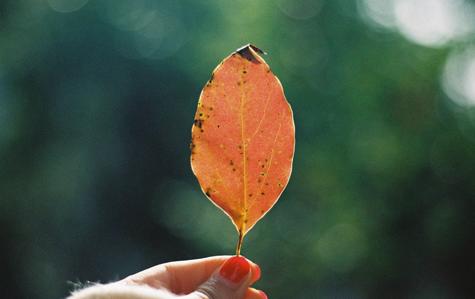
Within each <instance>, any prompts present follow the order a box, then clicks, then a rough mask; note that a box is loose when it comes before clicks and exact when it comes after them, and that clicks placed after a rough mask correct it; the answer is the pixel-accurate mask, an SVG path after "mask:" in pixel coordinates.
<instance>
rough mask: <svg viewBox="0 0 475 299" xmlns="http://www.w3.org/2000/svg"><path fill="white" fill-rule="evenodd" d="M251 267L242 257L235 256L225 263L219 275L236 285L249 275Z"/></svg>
mask: <svg viewBox="0 0 475 299" xmlns="http://www.w3.org/2000/svg"><path fill="white" fill-rule="evenodd" d="M250 270H251V265H250V264H249V262H248V261H247V260H246V259H245V258H243V257H242V256H233V257H232V258H229V259H228V260H227V261H226V262H224V264H223V266H222V267H221V270H219V274H220V275H221V276H222V277H224V278H226V279H227V280H230V281H232V282H234V283H238V282H240V281H241V280H243V278H244V277H245V276H246V275H247V274H248V273H249V271H250Z"/></svg>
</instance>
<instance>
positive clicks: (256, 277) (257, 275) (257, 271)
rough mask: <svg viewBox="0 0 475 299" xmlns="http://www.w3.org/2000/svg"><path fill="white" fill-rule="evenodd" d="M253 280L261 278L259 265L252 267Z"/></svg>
mask: <svg viewBox="0 0 475 299" xmlns="http://www.w3.org/2000/svg"><path fill="white" fill-rule="evenodd" d="M254 272H255V273H254V274H253V275H254V280H259V278H261V267H259V265H256V268H255V269H254Z"/></svg>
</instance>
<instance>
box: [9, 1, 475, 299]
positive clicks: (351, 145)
mask: <svg viewBox="0 0 475 299" xmlns="http://www.w3.org/2000/svg"><path fill="white" fill-rule="evenodd" d="M474 30H475V3H474V2H472V1H468V0H418V1H412V0H354V1H352V0H335V1H323V0H315V1H311V0H276V1H271V0H267V1H255V0H254V1H243V0H233V1H218V0H215V1H211V0H210V1H192V0H184V1H178V0H167V1H158V0H134V1H125V0H109V1H88V0H69V1H67V0H48V1H38V0H7V1H6V0H2V1H0V246H1V247H0V248H1V255H0V265H1V270H0V280H1V283H0V292H1V293H2V294H3V295H4V296H6V294H8V298H38V299H43V298H44V299H46V298H62V297H65V296H66V295H67V294H68V291H69V290H71V289H72V283H74V282H85V281H101V282H108V281H112V280H114V279H119V278H123V277H124V276H126V275H129V274H131V273H134V272H137V271H140V270H142V269H144V268H147V267H149V266H152V265H155V264H158V263H162V262H166V261H171V260H181V259H190V258H198V257H205V256H210V255H220V254H233V252H234V246H235V243H236V238H237V235H236V232H235V231H234V228H233V226H232V225H231V223H230V221H229V220H228V218H227V217H226V216H224V214H222V213H221V212H220V211H219V210H218V209H216V208H215V207H214V206H213V205H212V204H211V203H210V202H209V201H208V200H207V199H206V198H205V196H204V195H203V194H202V193H201V191H200V188H199V185H198V183H197V181H196V179H195V178H194V177H193V174H192V172H191V169H190V165H189V149H188V145H189V141H190V128H191V124H192V121H193V115H194V111H195V108H196V103H197V99H198V96H199V93H200V91H201V88H202V87H203V85H204V83H205V82H206V81H207V79H208V78H209V76H210V74H211V71H212V70H213V69H214V67H215V66H216V65H217V64H218V63H219V62H220V61H221V60H222V59H223V58H224V57H225V56H227V55H228V54H229V53H230V52H232V51H233V50H234V49H236V48H238V47H239V46H241V45H243V44H246V43H248V42H252V43H254V44H255V45H257V46H258V47H260V48H262V49H263V50H265V51H267V52H268V53H269V54H268V55H267V57H265V59H266V60H267V61H268V63H269V64H270V65H271V67H272V69H273V71H274V72H275V73H276V75H277V76H278V77H279V78H280V79H281V81H282V83H283V85H284V88H285V91H286V95H287V97H288V99H289V101H290V103H291V104H292V107H293V110H294V114H295V122H296V129H297V146H296V153H295V162H294V170H293V175H292V178H291V180H290V184H289V186H288V188H287V190H286V191H285V192H284V194H283V195H282V197H281V199H280V201H279V202H278V203H277V205H276V206H275V207H274V209H273V210H272V211H271V212H270V213H269V214H268V215H267V216H266V217H265V218H264V219H263V221H261V222H259V223H258V225H256V227H255V228H254V229H253V230H252V231H251V232H250V233H249V235H248V236H247V238H246V240H245V242H244V247H243V254H244V255H246V256H247V257H248V258H250V259H252V260H254V261H256V262H257V263H259V264H260V265H261V267H262V271H263V277H262V280H261V281H260V282H258V284H257V285H256V287H258V288H261V289H263V290H265V292H266V293H267V294H268V295H269V297H270V298H469V297H472V298H473V296H474V294H475V292H474V286H473V279H474V276H475V266H474V265H475V263H474V252H475V245H474V244H475V212H474V210H475V202H474V200H475V46H474V45H475V34H474Z"/></svg>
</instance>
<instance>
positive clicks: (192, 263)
mask: <svg viewBox="0 0 475 299" xmlns="http://www.w3.org/2000/svg"><path fill="white" fill-rule="evenodd" d="M230 257H231V256H214V257H207V258H203V259H196V260H188V261H177V262H170V263H165V264H160V265H157V266H154V267H152V268H149V269H146V270H144V271H141V272H139V273H136V274H133V275H131V276H129V277H127V278H125V279H123V280H121V281H119V282H117V284H125V285H141V286H144V285H146V286H149V287H152V288H154V289H157V290H160V291H164V292H166V293H167V294H168V295H167V296H166V299H169V298H170V299H171V298H182V299H185V298H186V299H195V298H196V299H208V298H210V297H213V299H221V298H219V297H218V298H216V297H215V296H212V295H211V294H210V292H207V290H206V287H203V285H206V284H205V283H206V282H207V281H209V280H210V279H213V278H216V279H218V280H219V279H223V278H222V277H221V276H219V275H220V274H219V270H220V268H221V266H222V265H223V263H224V262H225V261H226V260H227V259H229V258H230ZM248 262H249V264H250V265H251V271H250V272H249V273H248V275H247V276H246V277H245V278H243V279H242V281H241V282H239V283H238V284H234V283H231V282H229V281H226V280H225V279H223V283H224V284H226V285H227V286H229V289H232V290H233V293H234V295H233V296H234V297H235V298H245V299H262V298H265V297H264V296H263V295H262V293H261V291H259V290H256V289H254V288H252V287H250V286H251V285H252V284H253V283H255V282H256V281H257V280H258V279H259V278H260V269H259V266H257V265H256V264H255V263H253V262H251V261H249V260H248ZM229 289H228V288H227V290H229ZM218 293H219V292H218ZM226 296H229V295H226ZM223 299H224V298H223Z"/></svg>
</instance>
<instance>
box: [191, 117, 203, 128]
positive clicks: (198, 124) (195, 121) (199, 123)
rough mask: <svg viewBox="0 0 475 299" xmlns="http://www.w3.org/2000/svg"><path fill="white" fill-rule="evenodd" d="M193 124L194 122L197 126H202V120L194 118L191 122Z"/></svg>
mask: <svg viewBox="0 0 475 299" xmlns="http://www.w3.org/2000/svg"><path fill="white" fill-rule="evenodd" d="M193 124H194V125H195V126H197V127H198V128H200V129H201V127H202V126H203V120H201V119H195V120H194V122H193Z"/></svg>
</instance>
